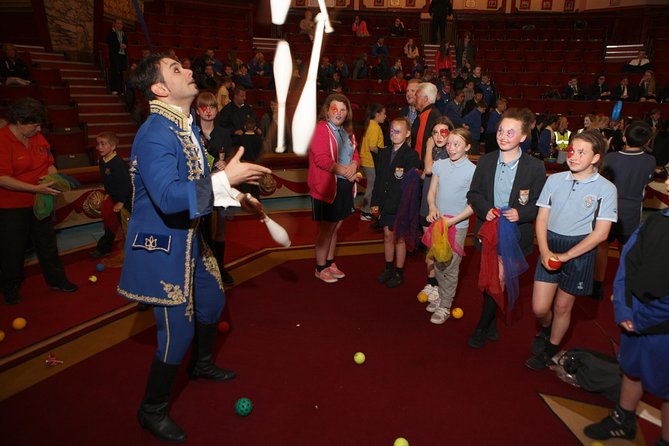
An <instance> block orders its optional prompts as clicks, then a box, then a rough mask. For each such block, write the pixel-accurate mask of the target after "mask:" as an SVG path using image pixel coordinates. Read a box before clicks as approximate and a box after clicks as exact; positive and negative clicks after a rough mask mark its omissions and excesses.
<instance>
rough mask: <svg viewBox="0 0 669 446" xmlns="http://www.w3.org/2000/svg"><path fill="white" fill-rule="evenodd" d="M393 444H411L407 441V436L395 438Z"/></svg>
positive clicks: (407, 445)
mask: <svg viewBox="0 0 669 446" xmlns="http://www.w3.org/2000/svg"><path fill="white" fill-rule="evenodd" d="M393 446H409V442H408V441H407V439H406V438H404V437H399V438H397V439H395V443H393Z"/></svg>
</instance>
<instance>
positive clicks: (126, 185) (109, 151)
mask: <svg viewBox="0 0 669 446" xmlns="http://www.w3.org/2000/svg"><path fill="white" fill-rule="evenodd" d="M95 141H96V145H95V149H96V150H97V152H98V156H99V157H100V161H98V166H99V167H100V176H102V183H103V184H104V188H105V198H104V200H103V201H102V205H101V206H100V211H101V214H102V222H103V224H104V230H105V233H104V235H103V236H102V237H100V239H99V240H98V244H97V246H96V248H95V251H93V252H91V256H92V257H96V258H100V257H106V256H108V255H110V254H111V252H112V246H113V245H114V239H115V238H116V233H117V232H118V230H119V228H120V227H121V217H120V215H121V210H122V209H123V208H125V209H126V210H128V211H130V209H131V207H132V203H131V201H132V183H131V181H130V173H129V171H128V164H127V163H126V162H125V161H123V159H122V158H121V157H119V156H118V155H117V154H116V146H117V145H118V136H116V133H114V132H102V133H100V134H99V135H98V136H96V138H95Z"/></svg>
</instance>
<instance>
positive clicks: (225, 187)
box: [211, 172, 241, 208]
mask: <svg viewBox="0 0 669 446" xmlns="http://www.w3.org/2000/svg"><path fill="white" fill-rule="evenodd" d="M211 185H212V188H213V190H214V206H215V207H224V208H227V207H230V206H237V207H240V206H241V204H240V203H239V201H237V199H236V197H237V196H238V195H239V193H240V192H239V191H238V190H237V189H235V188H234V187H232V186H230V181H228V176H227V175H226V174H225V172H216V173H214V174H212V175H211Z"/></svg>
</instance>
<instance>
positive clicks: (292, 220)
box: [0, 212, 382, 358]
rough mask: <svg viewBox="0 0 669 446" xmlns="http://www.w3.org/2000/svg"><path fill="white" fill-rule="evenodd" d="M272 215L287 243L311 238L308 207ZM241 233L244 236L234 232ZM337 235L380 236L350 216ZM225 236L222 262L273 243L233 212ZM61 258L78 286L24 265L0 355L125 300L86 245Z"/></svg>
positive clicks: (4, 317)
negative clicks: (52, 282) (67, 289)
mask: <svg viewBox="0 0 669 446" xmlns="http://www.w3.org/2000/svg"><path fill="white" fill-rule="evenodd" d="M355 217H357V215H356V216H355ZM272 218H273V219H274V220H275V221H277V222H278V223H279V224H281V225H282V226H284V227H285V228H286V230H287V231H288V234H289V236H290V238H291V240H292V242H293V246H295V245H305V244H312V243H313V241H314V239H315V237H316V225H315V223H314V222H312V221H311V213H310V212H286V213H277V214H272ZM241 233H243V234H244V237H239V236H238V235H239V234H241ZM340 234H341V237H340V239H341V240H342V241H354V240H370V239H379V238H381V237H382V235H381V233H380V232H377V231H374V230H372V229H370V228H369V223H368V222H362V221H360V219H359V218H353V217H351V218H349V219H347V220H345V223H344V225H343V226H342V229H341V231H340ZM228 237H229V238H230V242H229V243H228V244H227V245H228V246H227V249H226V262H232V261H234V260H235V259H239V258H240V257H243V256H246V255H248V254H252V253H254V252H257V251H259V250H262V249H265V248H276V246H277V245H276V243H274V241H273V240H272V239H271V237H270V236H269V233H268V232H267V229H266V228H265V225H264V224H263V223H261V222H259V221H257V220H255V219H252V218H251V217H249V216H238V217H235V218H234V219H232V220H230V221H228ZM63 263H64V265H65V269H66V271H67V274H68V277H69V278H70V280H71V281H72V282H74V283H76V284H78V285H79V286H80V289H79V291H77V292H76V293H72V294H68V293H62V292H58V291H53V290H50V289H49V288H48V287H47V285H46V283H45V282H44V279H43V278H42V275H41V272H40V269H39V266H38V265H31V266H30V267H28V268H26V280H25V282H24V284H23V286H22V288H21V296H22V299H21V302H20V304H19V305H13V306H4V308H3V311H2V312H1V313H0V330H3V331H4V332H5V333H6V335H7V336H6V338H5V340H4V341H3V342H0V358H3V357H6V356H7V355H9V354H11V353H14V352H16V351H17V350H20V349H23V348H25V347H28V346H30V345H33V344H35V343H36V342H38V341H41V340H43V339H46V338H48V337H50V336H53V335H55V334H58V333H62V332H64V331H65V330H67V329H70V328H72V327H76V326H77V325H79V324H82V323H84V322H86V321H90V320H91V319H93V318H95V317H97V316H100V315H103V314H105V313H107V312H109V311H111V310H114V309H117V308H119V307H121V306H123V305H126V304H127V303H128V301H126V300H125V299H123V298H121V297H119V296H118V295H117V294H116V285H117V284H118V280H119V277H120V269H118V268H107V269H106V270H105V271H104V272H102V273H100V272H97V271H96V269H95V266H96V264H97V263H98V260H96V259H93V258H91V257H89V256H88V251H87V250H86V251H79V252H76V253H73V254H69V255H66V256H63ZM91 275H95V276H96V277H97V278H98V282H97V283H95V284H91V283H90V282H89V281H88V277H89V276H91ZM16 317H23V318H25V319H26V320H27V321H28V328H26V329H24V330H22V331H18V332H17V331H14V330H13V329H12V328H11V326H12V321H13V320H14V318H16ZM45 350H48V348H46V349H45Z"/></svg>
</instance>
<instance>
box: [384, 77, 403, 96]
mask: <svg viewBox="0 0 669 446" xmlns="http://www.w3.org/2000/svg"><path fill="white" fill-rule="evenodd" d="M388 91H389V92H390V93H404V92H405V91H407V81H406V79H400V80H399V81H398V80H397V78H396V77H391V78H390V82H388Z"/></svg>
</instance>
